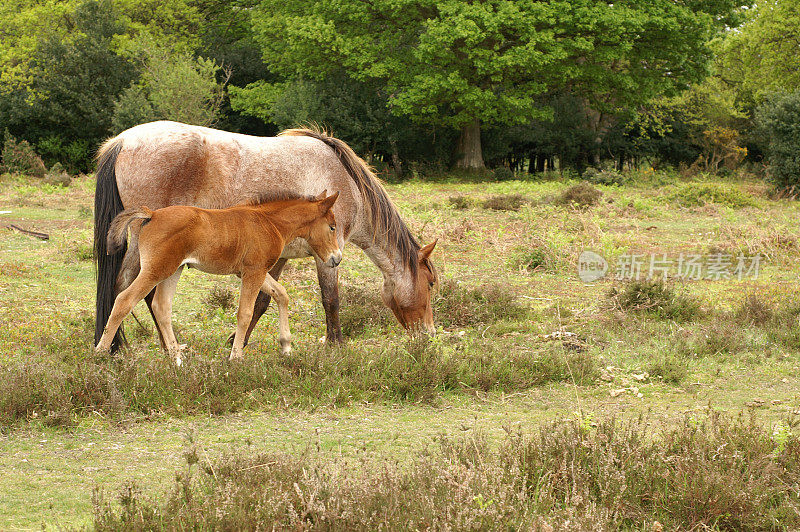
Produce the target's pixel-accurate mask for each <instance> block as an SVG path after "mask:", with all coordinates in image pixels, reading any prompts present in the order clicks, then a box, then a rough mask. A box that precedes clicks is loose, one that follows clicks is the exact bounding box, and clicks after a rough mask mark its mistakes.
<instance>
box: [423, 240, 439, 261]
mask: <svg viewBox="0 0 800 532" xmlns="http://www.w3.org/2000/svg"><path fill="white" fill-rule="evenodd" d="M438 241H439V239H438V238H437V239H436V240H434V241H433V242H431V243H430V244H428V245H427V246H425V247H424V248H422V249H420V250H419V260H421V261H422V260H427V259H428V257H430V256H431V253H433V248H435V247H436V243H437V242H438Z"/></svg>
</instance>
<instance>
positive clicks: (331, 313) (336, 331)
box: [314, 258, 344, 344]
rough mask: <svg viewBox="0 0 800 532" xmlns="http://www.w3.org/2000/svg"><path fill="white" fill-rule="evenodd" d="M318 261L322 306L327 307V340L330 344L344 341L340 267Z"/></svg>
mask: <svg viewBox="0 0 800 532" xmlns="http://www.w3.org/2000/svg"><path fill="white" fill-rule="evenodd" d="M314 260H315V261H316V263H317V280H318V281H319V289H320V292H321V295H322V308H324V309H325V326H326V334H325V341H326V342H327V343H328V344H341V343H343V342H344V336H342V326H341V325H340V324H339V267H338V266H337V267H335V268H331V267H330V266H328V265H326V264H325V263H324V262H322V261H321V260H319V259H317V258H315V259H314Z"/></svg>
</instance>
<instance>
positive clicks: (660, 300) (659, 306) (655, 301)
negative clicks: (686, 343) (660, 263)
mask: <svg viewBox="0 0 800 532" xmlns="http://www.w3.org/2000/svg"><path fill="white" fill-rule="evenodd" d="M608 297H609V299H610V302H611V304H612V305H613V306H614V307H615V308H618V309H621V310H624V311H626V312H636V313H645V314H651V315H654V316H656V317H658V318H661V319H668V320H675V321H678V322H684V321H690V320H692V319H694V318H695V317H696V316H697V315H698V314H700V304H699V303H698V302H697V301H696V300H695V299H692V298H690V297H688V296H685V295H680V294H678V293H676V291H675V289H674V288H673V287H671V286H669V285H668V284H666V283H665V282H664V281H662V280H660V279H659V280H643V281H631V282H628V283H625V284H623V285H622V286H615V287H612V288H611V290H610V291H609V293H608Z"/></svg>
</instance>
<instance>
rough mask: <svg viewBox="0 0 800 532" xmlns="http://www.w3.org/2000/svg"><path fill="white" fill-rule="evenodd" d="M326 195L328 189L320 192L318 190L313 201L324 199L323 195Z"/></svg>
mask: <svg viewBox="0 0 800 532" xmlns="http://www.w3.org/2000/svg"><path fill="white" fill-rule="evenodd" d="M327 195H328V189H327V188H326V189H325V190H323V191H322V192H320V193H319V194H317V195H316V196H315V197H314V200H315V201H322V200H324V199H325V196H327Z"/></svg>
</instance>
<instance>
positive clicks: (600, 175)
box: [582, 168, 626, 186]
mask: <svg viewBox="0 0 800 532" xmlns="http://www.w3.org/2000/svg"><path fill="white" fill-rule="evenodd" d="M582 177H583V179H585V180H586V181H588V182H589V183H591V184H593V185H607V186H608V185H615V186H620V185H623V184H625V182H626V177H625V176H624V175H623V174H621V173H619V172H617V171H616V170H598V169H597V168H587V169H586V171H585V172H584V173H583V176H582Z"/></svg>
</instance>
